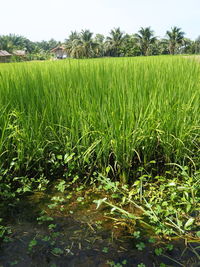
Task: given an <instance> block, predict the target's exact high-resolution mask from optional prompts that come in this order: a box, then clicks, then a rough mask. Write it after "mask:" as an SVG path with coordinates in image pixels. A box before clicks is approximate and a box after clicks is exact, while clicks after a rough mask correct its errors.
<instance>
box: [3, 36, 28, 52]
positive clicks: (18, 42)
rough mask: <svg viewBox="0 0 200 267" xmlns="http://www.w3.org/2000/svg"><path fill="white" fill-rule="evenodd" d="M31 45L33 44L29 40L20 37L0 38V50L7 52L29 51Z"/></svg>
mask: <svg viewBox="0 0 200 267" xmlns="http://www.w3.org/2000/svg"><path fill="white" fill-rule="evenodd" d="M32 45H33V43H32V42H31V41H30V40H28V39H27V38H25V37H23V36H20V35H15V34H9V35H1V36H0V49H2V50H6V51H8V52H12V51H13V50H16V49H23V50H27V49H31V46H32Z"/></svg>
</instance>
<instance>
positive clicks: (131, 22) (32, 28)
mask: <svg viewBox="0 0 200 267" xmlns="http://www.w3.org/2000/svg"><path fill="white" fill-rule="evenodd" d="M118 26H119V27H120V28H121V30H123V31H125V32H127V33H136V32H137V31H138V30H139V28H140V27H146V26H151V27H152V29H153V30H154V31H155V34H156V36H160V37H163V36H164V35H165V32H166V30H169V29H170V28H171V27H172V26H178V27H181V28H182V30H183V31H184V32H185V33H186V36H187V37H189V38H192V39H195V38H197V37H198V36H199V35H200V0H190V1H189V0H54V1H53V0H0V35H2V34H9V33H15V34H19V35H23V36H25V37H27V38H29V39H31V40H32V41H40V40H49V39H51V38H54V39H56V40H60V41H63V40H64V39H65V38H67V36H68V35H69V33H70V31H74V30H77V31H80V30H81V29H90V30H91V31H92V32H94V33H102V34H105V35H108V33H109V32H110V30H111V29H112V28H114V27H118Z"/></svg>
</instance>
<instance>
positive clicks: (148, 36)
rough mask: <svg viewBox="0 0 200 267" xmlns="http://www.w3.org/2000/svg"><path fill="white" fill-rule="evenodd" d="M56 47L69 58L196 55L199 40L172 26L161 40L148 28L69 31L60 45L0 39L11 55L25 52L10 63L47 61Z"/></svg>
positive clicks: (10, 37) (9, 37)
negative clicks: (103, 31)
mask: <svg viewBox="0 0 200 267" xmlns="http://www.w3.org/2000/svg"><path fill="white" fill-rule="evenodd" d="M61 44H62V45H61ZM56 47H61V49H62V50H63V51H65V53H67V57H70V58H98V57H133V56H150V55H166V54H172V55H174V54H199V53H200V37H198V38H197V39H196V40H191V39H189V38H186V37H185V33H184V32H183V31H182V30H181V28H178V27H176V26H175V27H172V28H171V29H170V30H168V31H166V33H165V36H164V38H158V37H157V36H156V35H155V33H154V31H153V30H152V29H151V27H146V28H143V27H141V28H140V29H139V31H138V33H133V34H132V33H131V34H127V33H125V32H123V31H122V30H121V29H120V28H119V27H118V28H114V29H112V30H111V31H110V33H109V36H104V35H102V34H99V33H97V34H96V35H94V34H93V33H92V32H91V31H90V30H88V29H86V30H82V31H81V32H77V31H72V32H71V34H70V35H69V36H68V37H67V38H66V39H65V41H64V43H61V42H60V41H56V40H54V39H51V40H49V41H41V42H32V41H30V40H29V39H27V38H25V37H23V36H18V35H15V34H10V35H1V36H0V50H6V51H8V52H10V53H12V52H13V51H15V50H17V49H20V50H24V51H25V52H26V56H24V57H16V56H13V57H12V61H13V62H15V61H25V60H45V59H50V58H52V57H53V54H52V49H53V48H56ZM60 57H62V56H60Z"/></svg>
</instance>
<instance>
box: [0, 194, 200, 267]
mask: <svg viewBox="0 0 200 267" xmlns="http://www.w3.org/2000/svg"><path fill="white" fill-rule="evenodd" d="M53 198H54V201H53V200H52V199H53ZM95 198H98V195H92V194H88V192H87V193H83V192H82V193H77V192H75V194H74V195H70V197H69V194H68V195H66V194H61V193H59V194H57V195H52V194H43V193H35V194H32V195H30V196H27V197H26V198H23V199H21V200H20V201H19V202H18V204H16V205H15V206H13V207H10V208H9V209H8V211H9V213H8V214H6V219H7V225H8V226H9V227H10V229H11V231H12V233H11V234H10V236H9V238H8V239H7V240H6V241H4V242H2V243H1V250H0V266H1V267H10V266H17V267H41V266H42V267H47V266H48V267H56V266H57V267H68V266H69V267H79V266H80V267H93V266H97V267H106V266H116V267H121V266H127V267H135V266H136V267H137V266H139V267H145V266H147V267H154V266H156V267H157V266H161V267H164V266H186V267H187V266H188V267H196V266H200V261H199V258H198V255H200V254H199V251H200V250H199V248H197V247H198V244H196V243H193V244H184V241H180V240H179V241H176V242H172V241H170V242H167V241H166V240H159V239H157V240H154V241H153V242H152V238H151V239H149V236H148V234H147V233H146V232H145V231H144V230H141V233H140V237H139V238H138V237H137V236H136V235H135V236H134V235H132V234H130V227H129V225H128V222H127V221H126V220H124V219H123V218H122V219H121V220H115V219H114V218H111V217H110V216H109V212H108V208H107V207H101V208H100V209H96V205H95V204H94V203H93V200H94V199H95ZM55 203H56V205H54V204H55ZM133 225H134V224H133ZM132 232H133V233H134V232H136V233H137V232H140V229H138V227H137V225H135V226H133V229H132ZM169 245H170V246H171V249H170V246H169ZM167 246H168V248H167ZM191 247H192V248H191ZM160 249H161V250H162V251H161V250H160ZM194 249H195V250H194ZM194 251H195V252H194ZM196 253H197V255H196Z"/></svg>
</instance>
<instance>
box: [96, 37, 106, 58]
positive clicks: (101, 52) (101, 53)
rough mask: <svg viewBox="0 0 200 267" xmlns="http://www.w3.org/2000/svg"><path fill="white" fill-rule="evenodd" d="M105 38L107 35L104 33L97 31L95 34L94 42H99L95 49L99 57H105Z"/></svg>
mask: <svg viewBox="0 0 200 267" xmlns="http://www.w3.org/2000/svg"><path fill="white" fill-rule="evenodd" d="M104 40H105V36H104V35H103V34H100V33H97V34H96V35H95V38H94V42H95V43H96V44H98V45H97V46H96V49H95V52H96V56H97V57H103V56H104V55H105V48H104Z"/></svg>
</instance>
